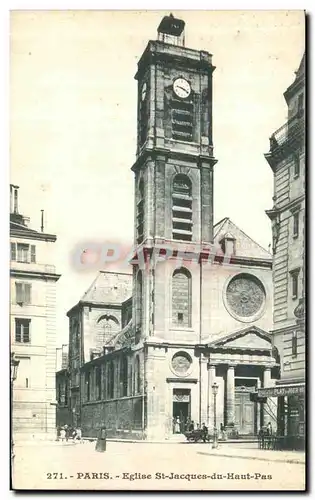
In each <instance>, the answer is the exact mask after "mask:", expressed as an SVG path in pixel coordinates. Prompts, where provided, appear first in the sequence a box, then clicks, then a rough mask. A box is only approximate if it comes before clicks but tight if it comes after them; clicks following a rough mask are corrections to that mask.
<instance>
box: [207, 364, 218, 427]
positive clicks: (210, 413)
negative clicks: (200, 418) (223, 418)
mask: <svg viewBox="0 0 315 500" xmlns="http://www.w3.org/2000/svg"><path fill="white" fill-rule="evenodd" d="M215 375H216V373H215V365H211V364H208V388H207V427H208V429H209V431H210V429H212V428H213V394H212V384H213V382H215Z"/></svg>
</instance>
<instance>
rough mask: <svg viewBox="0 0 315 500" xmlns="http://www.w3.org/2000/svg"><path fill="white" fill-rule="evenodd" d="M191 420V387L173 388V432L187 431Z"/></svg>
mask: <svg viewBox="0 0 315 500" xmlns="http://www.w3.org/2000/svg"><path fill="white" fill-rule="evenodd" d="M188 419H189V420H190V389H173V433H174V434H177V433H178V432H181V433H183V432H185V427H186V422H187V420H188Z"/></svg>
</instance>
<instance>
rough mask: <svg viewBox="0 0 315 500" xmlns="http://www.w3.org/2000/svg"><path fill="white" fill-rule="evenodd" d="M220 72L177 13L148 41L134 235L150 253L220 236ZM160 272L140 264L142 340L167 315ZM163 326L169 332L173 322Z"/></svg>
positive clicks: (141, 80)
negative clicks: (216, 110) (216, 103)
mask: <svg viewBox="0 0 315 500" xmlns="http://www.w3.org/2000/svg"><path fill="white" fill-rule="evenodd" d="M214 69H215V68H214V66H213V65H212V56H211V54H209V53H208V52H205V51H199V50H194V49H189V48H187V47H185V22H184V21H183V20H181V19H176V18H175V17H174V16H173V15H172V14H170V15H169V16H165V17H164V18H163V19H162V21H161V22H160V24H159V26H158V30H157V40H150V41H149V42H148V44H147V47H146V49H145V50H144V52H143V54H142V56H141V58H140V60H139V62H138V71H137V73H136V75H135V79H136V80H137V82H138V100H137V106H138V123H137V151H136V162H135V163H134V165H133V166H132V170H133V172H134V174H135V233H134V240H135V245H136V247H137V248H138V249H139V250H140V251H141V252H144V254H145V255H151V254H152V252H154V248H156V246H157V245H159V246H165V247H166V248H167V249H168V250H167V252H168V254H169V249H170V248H171V249H172V248H174V251H176V250H177V249H178V248H185V249H186V250H187V252H191V251H192V252H193V251H194V250H195V248H196V246H200V245H209V244H211V242H212V240H213V166H214V165H215V163H216V161H217V160H216V159H215V158H214V156H213V142H212V74H213V71H214ZM170 260H171V258H170ZM160 264H161V265H162V263H159V264H158V266H159V265H160ZM157 271H158V269H157V267H156V266H154V268H152V269H150V272H148V271H145V272H142V273H139V266H138V261H137V259H135V261H134V282H135V287H134V288H135V289H134V296H135V304H134V320H135V325H136V331H137V332H138V333H137V335H136V336H137V338H138V339H140V338H141V339H145V338H147V337H150V336H152V335H153V336H155V335H156V334H157V331H156V321H155V320H156V318H157V317H160V319H161V317H162V316H165V315H166V314H168V313H167V312H166V311H165V308H164V306H163V299H162V297H161V296H160V297H159V295H160V294H161V293H162V295H163V296H164V298H165V297H166V296H167V292H166V291H164V292H162V291H161V290H159V292H158V291H157V289H156V286H157V281H156V273H157ZM167 283H168V281H167V280H166V281H165V287H167V286H168V285H167ZM140 297H142V300H141V298H140ZM160 299H161V300H160ZM160 315H161V316H160ZM170 316H172V314H171V313H170ZM162 323H163V321H162ZM190 323H191V321H190ZM158 330H159V331H160V334H162V335H163V336H164V337H165V336H166V337H167V334H166V333H165V330H167V328H166V325H164V326H163V325H162V324H161V325H160V327H159V328H158ZM161 330H162V331H164V333H162V331H161Z"/></svg>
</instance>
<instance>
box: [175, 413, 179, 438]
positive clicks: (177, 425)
mask: <svg viewBox="0 0 315 500" xmlns="http://www.w3.org/2000/svg"><path fill="white" fill-rule="evenodd" d="M175 434H180V418H179V417H176V421H175Z"/></svg>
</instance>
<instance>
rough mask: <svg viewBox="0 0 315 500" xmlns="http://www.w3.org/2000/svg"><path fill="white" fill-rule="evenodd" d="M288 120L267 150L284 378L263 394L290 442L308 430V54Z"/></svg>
mask: <svg viewBox="0 0 315 500" xmlns="http://www.w3.org/2000/svg"><path fill="white" fill-rule="evenodd" d="M284 98H285V100H286V103H287V106H288V119H287V122H286V123H285V124H284V125H283V126H282V127H281V128H279V129H278V130H277V131H276V132H274V133H273V134H272V136H271V138H270V150H269V152H268V153H267V154H266V155H265V158H266V160H267V161H268V163H269V165H270V167H271V169H272V171H273V173H274V196H273V201H274V205H273V208H272V209H271V210H268V211H267V214H268V216H269V218H270V219H271V222H272V233H273V254H274V267H273V290H274V315H273V321H274V326H273V345H274V347H275V348H276V349H277V350H278V352H279V355H280V360H281V380H279V381H278V387H276V388H274V389H270V390H268V389H262V390H261V391H260V395H261V396H270V395H272V396H274V397H278V407H279V419H278V432H279V434H281V435H283V436H286V437H287V446H288V447H300V446H303V442H304V434H305V428H304V425H305V406H304V401H305V399H304V398H305V262H304V259H305V137H304V136H305V132H304V131H305V124H304V122H305V120H304V112H305V111H304V110H305V55H304V56H303V58H302V60H301V63H300V66H299V68H298V70H297V71H296V76H295V79H294V82H293V83H292V84H291V85H290V86H289V87H288V89H287V90H286V91H285V92H284Z"/></svg>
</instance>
